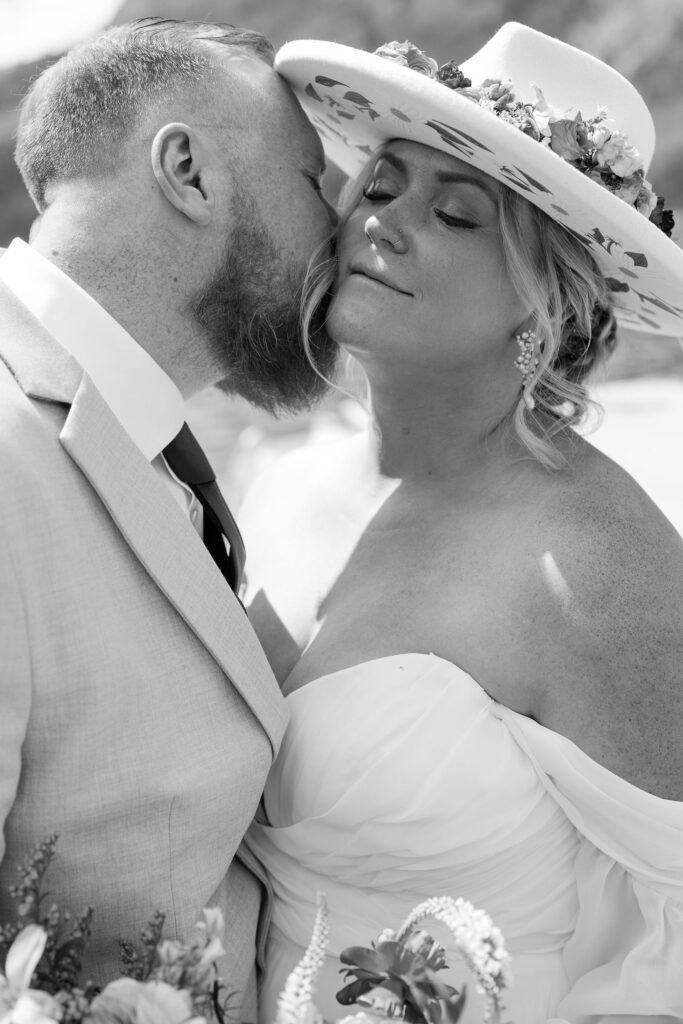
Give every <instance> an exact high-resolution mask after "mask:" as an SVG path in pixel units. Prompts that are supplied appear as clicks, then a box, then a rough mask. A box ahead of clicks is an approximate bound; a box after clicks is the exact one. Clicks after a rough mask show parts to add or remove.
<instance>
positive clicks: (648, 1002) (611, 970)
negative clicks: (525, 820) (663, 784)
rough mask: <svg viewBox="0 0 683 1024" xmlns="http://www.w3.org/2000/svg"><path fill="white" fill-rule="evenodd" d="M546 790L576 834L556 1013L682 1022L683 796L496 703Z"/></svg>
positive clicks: (567, 1017)
mask: <svg viewBox="0 0 683 1024" xmlns="http://www.w3.org/2000/svg"><path fill="white" fill-rule="evenodd" d="M496 713H497V714H498V715H499V716H500V718H501V719H503V721H504V722H505V723H506V725H507V727H508V728H509V730H510V733H511V734H512V735H513V737H514V738H515V740H516V741H517V743H518V744H519V745H520V747H521V748H522V749H523V750H524V751H525V752H526V754H527V756H528V757H529V759H530V760H531V761H532V763H533V764H534V767H535V768H536V771H537V772H538V775H539V778H540V779H541V780H542V782H543V785H544V786H545V787H546V789H547V790H548V792H549V793H550V794H551V795H552V797H553V798H554V799H555V800H556V801H557V803H558V805H559V806H560V807H562V809H563V810H564V812H565V813H566V815H567V817H568V818H569V820H570V821H571V822H572V824H573V825H574V826H575V827H576V829H577V831H578V833H579V835H580V836H581V837H583V842H582V843H581V846H580V849H579V853H578V855H577V860H576V876H577V893H578V900H579V912H578V918H577V922H576V928H575V931H574V934H573V936H572V938H571V939H570V941H569V942H568V943H567V945H566V947H565V950H564V956H565V966H566V971H567V975H568V977H569V979H570V983H571V987H570V989H569V991H568V993H567V995H566V996H565V997H564V999H563V1000H562V1001H561V1003H560V1005H559V1006H558V1008H557V1018H556V1020H557V1021H568V1022H571V1024H598V1022H602V1021H604V1022H605V1024H627V1022H628V1024H634V1020H637V1019H638V1018H639V1017H640V1018H647V1020H648V1024H665V1022H666V1024H672V1022H674V1021H679V1022H680V1021H683V803H679V802H677V801H673V800H663V799H661V798H660V797H656V796H653V795H652V794H650V793H646V792H644V791H643V790H641V789H638V788H637V787H636V786H633V785H631V783H629V782H626V781H625V780H624V779H621V778H619V776H617V775H614V774H613V773H612V772H610V771H608V770H607V769H606V768H604V767H603V766H602V765H599V764H597V763H596V762H595V761H593V760H592V759H591V758H590V757H588V755H587V754H584V753H583V751H582V750H580V749H579V747H577V746H576V745H575V744H574V743H572V742H571V741H570V740H568V739H566V738H565V737H563V736H560V735H559V734H557V733H555V732H552V730H550V729H546V728H544V727H543V726H541V725H539V724H538V723H537V722H534V721H532V720H531V719H528V718H526V717H524V716H522V715H518V714H516V713H515V712H514V711H510V710H509V709H508V708H505V707H503V706H501V705H497V709H496Z"/></svg>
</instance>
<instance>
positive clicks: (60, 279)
mask: <svg viewBox="0 0 683 1024" xmlns="http://www.w3.org/2000/svg"><path fill="white" fill-rule="evenodd" d="M0 281H3V282H4V283H5V284H6V285H7V287H8V288H10V289H11V290H12V291H13V292H14V294H15V295H16V296H17V298H18V299H19V300H20V301H21V302H23V304H24V305H25V306H26V307H27V309H29V310H30V312H31V313H33V315H34V316H35V317H36V318H37V319H38V320H39V321H40V323H41V324H42V325H43V327H45V329H46V330H47V331H48V332H49V333H50V334H51V335H52V337H53V338H54V339H55V341H57V342H58V343H59V344H60V345H61V346H62V348H64V349H66V351H67V352H68V353H69V354H70V355H71V356H73V358H74V359H75V360H76V362H77V363H79V364H80V365H81V366H82V367H83V369H84V370H85V372H86V373H87V374H88V376H89V377H90V379H91V380H92V382H93V384H94V385H95V387H96V388H97V390H98V391H99V392H100V394H101V395H102V398H103V399H104V401H105V402H106V403H107V405H108V406H109V408H110V409H111V411H112V412H113V413H114V415H115V416H116V418H117V419H118V421H119V423H120V424H121V426H122V427H123V429H124V430H125V431H126V433H127V434H128V435H129V437H130V438H131V439H132V440H133V441H134V442H135V444H136V445H137V447H138V448H139V449H140V451H141V452H142V453H143V455H144V456H145V458H147V459H148V460H149V461H150V462H151V461H152V459H154V458H155V457H156V456H157V455H159V453H160V452H161V450H162V449H163V448H165V447H166V445H167V444H168V443H169V441H171V440H172V439H173V438H174V437H175V435H176V434H177V433H178V431H179V430H180V428H181V427H182V425H183V421H184V419H185V411H184V403H183V397H182V395H181V394H180V391H179V390H178V388H177V387H176V385H175V384H174V383H173V381H172V380H171V378H170V377H169V376H168V374H166V373H165V372H164V371H163V370H162V369H161V367H160V366H159V365H158V363H156V362H155V361H154V360H153V359H152V357H151V356H150V355H149V354H148V353H147V352H146V351H145V350H144V349H143V348H142V346H141V345H139V344H138V343H137V342H136V341H135V340H134V339H133V338H132V337H131V336H130V334H128V332H127V331H124V329H123V327H121V325H120V324H118V323H117V322H116V320H114V318H113V317H111V316H110V315H109V313H107V311H106V310H105V309H103V308H102V306H100V305H99V303H97V302H96V301H95V300H94V299H93V298H92V297H91V296H90V295H88V293H87V292H85V291H83V289H82V288H81V287H80V286H79V285H77V284H76V282H75V281H72V280H71V278H70V277H68V276H67V275H66V274H65V273H63V271H61V270H60V269H59V267H56V266H55V265H54V263H51V262H50V261H49V260H48V259H46V258H45V257H44V256H42V255H41V254H40V253H39V252H36V250H35V249H32V248H31V246H30V245H27V244H26V242H24V241H22V240H21V239H19V238H17V239H15V240H14V241H13V242H12V244H11V245H10V246H9V248H8V249H7V252H6V253H5V254H4V256H3V257H2V258H1V259H0Z"/></svg>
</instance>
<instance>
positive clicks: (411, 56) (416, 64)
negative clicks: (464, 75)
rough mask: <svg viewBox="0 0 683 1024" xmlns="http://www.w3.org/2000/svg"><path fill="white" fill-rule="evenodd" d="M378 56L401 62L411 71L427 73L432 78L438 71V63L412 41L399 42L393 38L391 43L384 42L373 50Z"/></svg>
mask: <svg viewBox="0 0 683 1024" xmlns="http://www.w3.org/2000/svg"><path fill="white" fill-rule="evenodd" d="M375 53H376V54H377V56H378V57H384V59H385V60H393V61H395V62H396V63H397V64H402V65H404V66H405V67H407V68H410V69H411V70H412V71H419V72H420V74H421V75H428V77H429V78H434V77H435V76H436V72H437V71H438V68H439V65H438V64H437V63H436V61H435V60H434V59H433V58H432V57H428V56H427V54H426V53H424V52H423V51H422V50H420V49H419V48H418V47H417V46H415V45H414V43H410V42H408V40H407V39H406V41H405V42H404V43H399V42H397V41H396V40H394V41H393V42H391V43H384V45H383V46H380V48H379V49H378V50H375Z"/></svg>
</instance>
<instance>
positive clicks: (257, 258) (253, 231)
mask: <svg viewBox="0 0 683 1024" xmlns="http://www.w3.org/2000/svg"><path fill="white" fill-rule="evenodd" d="M304 276H305V270H304V269H303V268H299V269H298V270H294V269H293V268H291V267H288V266H287V265H285V263H284V262H283V260H282V258H281V257H280V255H279V253H278V250H277V248H276V247H275V245H274V243H273V241H272V239H271V237H270V235H269V234H268V231H267V229H266V227H265V226H264V225H263V223H262V222H261V221H260V220H259V218H258V215H257V212H256V210H255V209H254V203H253V202H251V201H250V199H249V197H248V196H244V195H243V194H242V195H241V196H240V197H239V202H238V203H237V204H236V209H235V221H234V229H233V232H232V238H231V240H230V243H229V244H228V246H227V247H226V250H225V254H224V256H223V260H222V262H221V265H220V266H219V267H218V269H217V270H216V271H215V273H214V275H213V277H212V279H211V281H210V282H209V283H208V284H207V285H206V287H205V288H204V289H203V290H202V292H201V293H200V294H199V295H198V296H197V298H196V299H195V301H194V303H193V310H192V311H193V314H194V317H195V319H196V320H197V321H198V322H199V323H200V324H201V326H202V327H203V328H204V330H205V332H206V333H207V334H208V335H209V337H210V338H211V339H213V342H214V346H215V348H214V352H215V353H216V354H217V356H218V358H219V359H220V361H221V364H222V365H223V366H224V367H225V378H224V379H223V380H222V381H221V382H220V383H219V384H218V387H219V388H220V389H221V390H222V391H225V392H227V393H229V394H238V395H241V397H242V398H245V399H246V400H247V401H248V402H251V403H252V404H253V405H256V406H259V407H260V408H262V409H266V410H267V411H268V412H270V413H275V414H277V413H279V412H286V411H292V412H296V411H299V410H302V409H308V408H310V407H311V405H313V404H314V403H315V402H316V401H317V400H318V399H319V398H321V397H322V395H323V394H324V393H325V391H326V390H327V388H328V384H327V381H326V380H324V379H323V377H326V378H331V377H332V375H333V373H334V369H335V364H336V361H337V354H338V348H337V345H336V344H335V343H334V342H333V341H332V340H331V338H329V337H328V336H327V334H326V332H325V329H324V323H325V316H326V313H327V306H328V303H329V298H327V299H326V300H325V301H324V302H323V304H322V306H321V307H319V308H318V310H317V311H316V314H315V316H314V319H313V321H312V323H311V327H310V334H311V351H312V355H313V357H314V362H315V366H316V368H317V371H319V372H316V370H315V369H314V368H313V366H312V365H311V363H310V362H309V360H308V358H307V356H306V352H305V351H304V347H303V343H302V340H301V322H300V310H299V306H300V296H301V289H302V284H303V279H304ZM321 374H322V376H321Z"/></svg>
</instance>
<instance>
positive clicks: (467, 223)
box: [435, 210, 479, 231]
mask: <svg viewBox="0 0 683 1024" xmlns="http://www.w3.org/2000/svg"><path fill="white" fill-rule="evenodd" d="M435 213H436V215H437V217H438V218H439V220H442V221H443V222H444V224H447V225H448V226H449V227H454V228H466V229H467V230H468V231H471V230H472V229H473V228H478V227H479V225H478V224H475V222H474V221H473V220H468V219H467V218H466V217H453V216H451V214H450V213H446V212H445V211H444V210H435Z"/></svg>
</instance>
